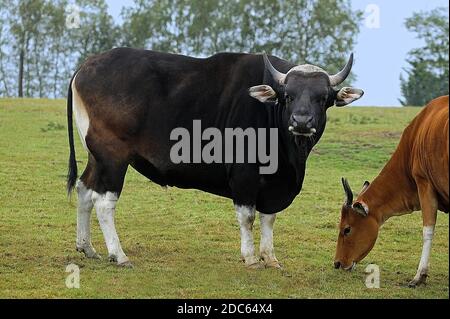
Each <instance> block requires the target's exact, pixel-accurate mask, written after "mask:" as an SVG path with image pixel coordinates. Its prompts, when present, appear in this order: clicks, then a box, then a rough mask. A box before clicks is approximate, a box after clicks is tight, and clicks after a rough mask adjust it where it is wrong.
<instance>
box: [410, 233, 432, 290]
mask: <svg viewBox="0 0 450 319" xmlns="http://www.w3.org/2000/svg"><path fill="white" fill-rule="evenodd" d="M433 235H434V226H424V227H423V248H422V257H421V258H420V263H419V268H418V269H417V273H416V276H415V277H414V279H413V282H415V283H416V284H417V283H421V282H422V281H425V279H426V276H427V275H428V261H429V259H430V253H431V243H432V241H433Z"/></svg>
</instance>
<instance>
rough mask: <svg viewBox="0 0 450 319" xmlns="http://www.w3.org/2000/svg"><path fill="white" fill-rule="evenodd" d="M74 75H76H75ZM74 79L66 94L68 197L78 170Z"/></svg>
mask: <svg viewBox="0 0 450 319" xmlns="http://www.w3.org/2000/svg"><path fill="white" fill-rule="evenodd" d="M75 74H76V73H75ZM74 78H75V75H74V76H73V77H72V79H71V80H70V85H69V91H68V93H67V131H68V134H69V148H70V155H69V169H68V172H67V195H68V196H69V197H70V194H71V193H72V190H73V188H74V186H75V183H76V181H77V177H78V168H77V160H76V157H75V145H74V141H73V122H72V114H73V97H72V82H73V80H74Z"/></svg>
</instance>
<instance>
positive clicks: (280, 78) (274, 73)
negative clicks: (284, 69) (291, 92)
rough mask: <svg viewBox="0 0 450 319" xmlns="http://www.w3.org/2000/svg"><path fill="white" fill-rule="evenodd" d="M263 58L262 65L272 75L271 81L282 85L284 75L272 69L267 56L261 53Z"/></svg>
mask: <svg viewBox="0 0 450 319" xmlns="http://www.w3.org/2000/svg"><path fill="white" fill-rule="evenodd" d="M263 58H264V65H265V66H266V68H267V70H269V72H270V74H271V75H272V77H273V79H274V80H275V81H276V82H277V83H278V84H283V83H284V79H285V78H286V74H284V73H281V72H280V71H278V70H277V69H275V68H274V67H273V65H272V63H270V61H269V58H268V57H267V54H266V53H265V52H264V53H263Z"/></svg>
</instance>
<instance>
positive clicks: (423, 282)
mask: <svg viewBox="0 0 450 319" xmlns="http://www.w3.org/2000/svg"><path fill="white" fill-rule="evenodd" d="M427 277H428V275H427V274H422V275H420V277H419V278H414V279H413V280H411V281H410V282H409V283H408V287H409V288H416V287H418V286H420V285H424V286H425V285H426V284H427Z"/></svg>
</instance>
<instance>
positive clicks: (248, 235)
mask: <svg viewBox="0 0 450 319" xmlns="http://www.w3.org/2000/svg"><path fill="white" fill-rule="evenodd" d="M235 208H236V217H237V220H238V222H239V227H240V230H241V256H242V260H243V261H244V262H245V265H246V266H247V267H248V268H253V269H256V268H262V264H261V263H260V259H259V258H258V257H256V256H255V245H254V242H253V233H252V230H253V223H254V221H255V207H254V206H241V205H235Z"/></svg>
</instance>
